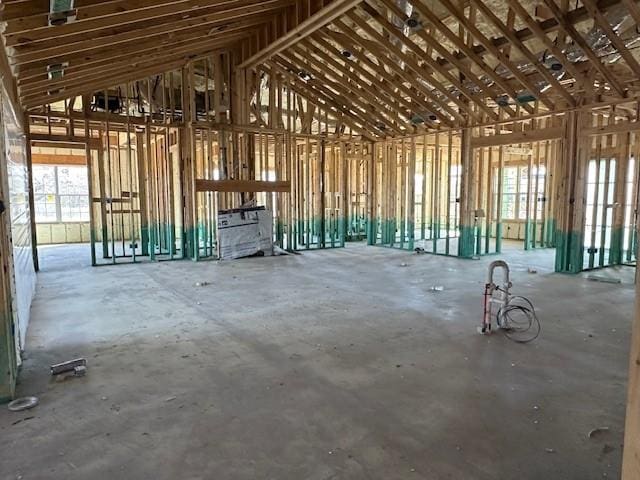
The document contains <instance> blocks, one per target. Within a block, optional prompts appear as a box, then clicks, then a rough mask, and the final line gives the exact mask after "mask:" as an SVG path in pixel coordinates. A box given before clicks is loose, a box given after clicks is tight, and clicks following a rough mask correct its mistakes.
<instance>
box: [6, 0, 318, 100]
mask: <svg viewBox="0 0 640 480" xmlns="http://www.w3.org/2000/svg"><path fill="white" fill-rule="evenodd" d="M0 5H1V6H2V11H1V13H0V22H2V25H3V32H2V37H3V40H4V43H5V46H6V49H7V56H8V60H9V64H10V67H11V70H12V72H13V74H14V76H15V78H16V83H17V87H18V91H19V96H20V100H21V102H22V104H23V105H24V106H26V107H31V106H36V105H41V104H43V103H47V102H50V101H55V100H60V99H64V98H69V97H72V96H74V95H80V94H86V93H91V92H92V90H94V89H98V88H103V87H105V86H108V85H109V84H112V85H117V84H121V83H124V82H126V81H130V80H135V79H138V78H142V77H143V76H144V75H152V74H157V73H161V72H164V71H169V70H171V69H172V68H175V66H176V65H181V64H184V63H185V62H186V61H188V60H189V59H192V58H195V57H198V56H204V55H206V54H208V53H210V52H212V51H216V50H230V49H233V48H235V47H237V46H238V45H240V44H241V42H242V41H243V40H248V41H254V39H255V37H256V36H260V37H261V38H263V39H265V40H267V41H271V40H273V39H275V38H277V37H278V36H280V35H282V34H284V33H285V32H286V31H287V30H288V28H290V27H291V25H292V24H295V23H296V22H297V21H301V20H303V19H304V18H306V17H307V16H309V15H311V14H312V13H315V12H316V11H318V10H319V9H321V8H322V7H323V5H324V4H323V2H322V1H321V0H320V1H314V2H313V4H309V8H308V9H307V10H306V11H304V10H302V9H300V8H299V6H298V5H297V4H296V2H295V0H180V1H171V2H169V1H166V0H160V1H157V0H136V1H130V0H126V1H125V0H76V1H75V2H73V3H72V5H73V7H74V8H73V10H72V11H69V12H66V13H67V14H68V15H69V17H70V18H69V21H67V22H66V23H63V24H61V25H50V24H49V22H50V3H49V1H48V0H4V1H2V2H0ZM51 71H54V72H55V73H56V74H55V75H52V74H51ZM59 72H61V74H57V73H59Z"/></svg>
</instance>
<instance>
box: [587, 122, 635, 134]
mask: <svg viewBox="0 0 640 480" xmlns="http://www.w3.org/2000/svg"><path fill="white" fill-rule="evenodd" d="M627 132H640V121H638V120H636V121H634V122H620V123H614V124H611V125H603V126H601V127H590V128H583V129H582V130H581V131H580V133H581V134H583V135H606V134H610V133H627Z"/></svg>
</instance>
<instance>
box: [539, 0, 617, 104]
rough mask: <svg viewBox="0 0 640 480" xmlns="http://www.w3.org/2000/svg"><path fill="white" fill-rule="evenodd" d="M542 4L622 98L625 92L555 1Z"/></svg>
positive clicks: (548, 0) (551, 0)
mask: <svg viewBox="0 0 640 480" xmlns="http://www.w3.org/2000/svg"><path fill="white" fill-rule="evenodd" d="M542 1H543V2H544V4H545V5H546V6H547V7H549V10H550V11H551V13H552V14H553V16H554V17H555V19H556V21H557V22H558V24H559V25H560V27H561V28H562V30H564V32H565V33H566V34H567V35H569V36H570V37H571V39H572V40H573V41H574V42H576V44H577V45H578V46H579V47H580V49H581V50H582V51H583V52H584V54H585V55H586V56H587V57H588V58H589V60H590V61H591V64H592V65H593V66H594V67H595V68H596V69H597V70H598V71H599V72H600V73H601V74H602V76H603V77H604V79H605V80H606V81H607V82H608V83H609V85H611V88H613V89H614V90H615V91H616V92H617V93H618V95H620V96H621V97H624V96H625V95H626V94H625V91H624V89H623V88H622V86H621V85H620V83H619V82H618V80H616V78H615V77H614V76H613V74H612V73H611V72H610V71H609V69H608V68H607V67H606V66H605V65H604V64H603V63H602V62H601V61H600V59H599V58H598V57H597V55H596V54H595V53H594V52H593V50H592V49H591V47H590V46H589V44H588V43H587V41H586V40H585V39H584V38H582V35H581V34H580V32H578V31H577V30H576V28H575V27H574V26H573V24H572V23H571V22H570V21H569V19H568V18H567V16H566V14H564V13H563V12H562V11H561V10H560V8H559V7H558V5H556V3H555V0H542Z"/></svg>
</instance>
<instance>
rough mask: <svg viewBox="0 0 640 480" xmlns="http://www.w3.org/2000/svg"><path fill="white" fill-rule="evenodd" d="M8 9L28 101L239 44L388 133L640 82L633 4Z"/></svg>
mask: <svg viewBox="0 0 640 480" xmlns="http://www.w3.org/2000/svg"><path fill="white" fill-rule="evenodd" d="M0 6H1V7H2V10H0V25H1V29H2V38H3V41H4V44H5V50H6V53H7V59H8V62H9V65H10V68H11V71H12V73H13V75H14V77H15V81H16V85H17V91H18V96H19V99H20V102H21V103H22V105H23V106H25V107H27V108H29V107H35V106H39V105H42V104H45V103H49V102H50V101H53V100H59V99H63V98H69V97H73V96H76V95H81V94H90V93H92V92H94V91H95V90H97V89H98V88H105V87H108V86H115V85H119V84H122V83H125V82H128V81H132V80H137V79H140V78H143V77H147V76H151V75H155V74H159V73H162V72H166V71H169V70H172V69H175V68H179V67H180V66H182V65H184V63H185V62H186V61H188V60H189V59H192V58H198V57H199V56H203V55H205V54H208V53H210V52H212V51H218V50H221V51H222V50H231V49H236V50H240V51H242V52H243V53H247V54H248V55H251V54H253V53H254V52H257V53H255V55H254V56H252V57H251V58H249V60H247V61H244V62H243V63H242V65H241V66H242V67H248V68H251V69H254V70H259V71H263V72H267V73H270V74H273V75H277V76H280V77H281V78H284V79H286V81H287V82H288V83H289V84H290V85H291V86H292V88H293V89H295V90H296V91H297V92H298V93H299V94H300V95H301V96H304V97H306V98H307V99H309V101H311V102H313V103H315V104H316V105H319V106H321V107H324V108H325V109H326V110H328V111H330V112H331V113H333V114H334V115H335V116H336V117H342V118H344V117H348V118H349V119H350V123H351V124H352V125H354V126H355V127H356V129H357V130H360V132H361V133H366V134H368V135H372V136H378V137H380V136H397V135H406V134H410V133H414V132H416V131H422V130H425V129H439V128H443V127H452V128H455V127H460V126H464V125H477V124H482V123H483V122H484V123H490V122H492V121H497V120H501V119H505V118H511V117H513V118H516V117H519V116H522V115H524V114H533V113H537V112H540V111H560V110H563V109H570V108H575V107H578V106H580V105H582V104H584V103H585V102H587V103H589V102H594V101H597V100H602V99H616V98H625V97H633V96H635V95H637V94H638V92H639V91H640V62H639V58H640V57H639V55H638V52H640V31H639V30H638V24H640V6H639V4H638V1H637V0H577V1H573V0H572V1H568V0H362V1H354V0H333V1H328V0H179V1H165V0H75V1H73V0H0ZM323 7H324V8H323ZM314 14H315V15H314ZM305 19H308V20H307V22H304V20H305ZM292 33H295V35H292ZM284 38H287V39H288V40H287V42H286V43H279V40H282V39H284ZM265 52H266V53H265ZM245 57H246V55H243V56H242V58H245ZM241 60H242V59H241Z"/></svg>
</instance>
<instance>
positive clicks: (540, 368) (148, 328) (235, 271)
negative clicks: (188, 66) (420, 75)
mask: <svg viewBox="0 0 640 480" xmlns="http://www.w3.org/2000/svg"><path fill="white" fill-rule="evenodd" d="M42 252H43V255H42V260H41V264H42V266H43V272H42V273H41V274H40V276H39V285H38V291H37V297H36V299H35V303H34V306H33V316H32V323H31V326H30V330H29V332H28V339H27V347H28V348H27V352H26V360H25V363H24V367H23V371H22V374H21V377H20V385H19V393H20V394H21V395H37V396H39V397H40V405H39V406H38V407H36V408H35V409H33V410H29V411H26V412H22V413H11V412H8V411H7V410H6V409H4V408H3V409H2V410H1V411H0V448H2V451H3V454H2V457H1V458H0V478H1V479H18V478H20V479H24V480H32V479H47V480H51V479H65V480H75V479H82V480H87V479H91V480H102V479H105V480H107V479H109V480H112V479H116V478H118V479H120V478H122V479H154V480H165V479H166V480H175V479H180V480H198V479H202V480H204V479H216V480H218V479H234V480H235V479H278V480H279V479H291V480H328V479H384V480H393V479H403V480H405V479H414V478H415V479H436V480H437V479H456V480H460V479H479V480H485V479H486V480H489V479H491V480H494V479H495V480H510V479H518V480H525V479H531V480H534V479H535V480H540V479H563V480H571V479H576V480H589V479H602V478H603V477H605V476H606V477H608V478H619V475H620V461H621V442H622V427H623V419H624V407H625V396H626V391H625V388H626V375H627V359H628V347H629V339H630V324H631V317H632V310H633V299H634V288H633V285H632V283H631V282H632V275H633V271H632V269H630V268H620V269H616V270H613V271H611V270H610V271H609V273H608V274H609V275H618V276H620V278H621V280H622V283H621V284H609V283H600V282H592V281H588V280H587V279H586V275H579V276H568V275H559V274H554V273H552V262H553V252H551V251H548V250H542V251H536V252H522V251H519V250H511V251H509V252H508V253H507V254H505V255H503V258H505V259H507V260H508V261H509V262H510V263H511V265H512V268H513V270H514V273H513V277H514V278H513V281H514V291H515V292H516V293H519V294H523V295H526V296H527V297H529V298H531V300H532V301H533V302H534V304H535V305H536V307H537V310H538V313H539V316H540V319H541V321H542V334H541V336H540V338H539V339H538V340H537V341H536V342H535V343H532V344H528V345H519V344H515V343H513V342H510V341H508V340H507V339H506V338H504V337H503V336H502V335H500V334H494V335H492V336H481V335H478V334H477V333H476V326H477V325H478V324H479V322H480V319H481V313H482V312H481V302H482V290H483V284H484V281H485V275H486V273H485V272H486V266H487V264H488V263H489V261H491V260H492V259H494V258H497V257H488V258H483V259H481V260H477V261H470V260H459V259H455V258H445V257H436V256H430V255H419V256H418V255H414V254H411V253H408V252H401V251H396V250H390V249H384V248H378V247H363V246H361V245H355V246H349V248H346V249H340V250H338V249H336V250H327V251H317V252H308V253H305V254H304V255H289V256H284V257H273V258H252V259H244V260H238V261H232V262H202V263H192V262H189V261H179V262H163V263H155V264H143V265H130V266H127V265H122V266H114V267H99V268H91V267H89V266H87V258H88V254H87V251H86V248H84V247H62V248H48V249H44V250H43V251H42ZM403 264H406V266H403ZM529 267H533V268H535V269H536V270H537V272H538V273H537V274H530V273H527V269H528V268H529ZM196 282H201V283H202V282H208V283H209V284H208V285H205V286H199V287H198V286H195V283H196ZM433 285H442V286H443V287H444V290H443V291H441V292H432V291H430V288H431V287H432V286H433ZM76 357H86V358H87V361H88V365H87V368H88V370H87V375H86V376H85V377H83V378H75V379H68V380H66V381H64V382H61V383H56V382H52V381H51V379H50V377H49V375H48V367H49V365H50V364H52V363H57V362H61V361H65V360H69V359H72V358H76ZM598 427H607V429H605V430H603V431H601V432H599V433H598V434H594V435H593V437H592V438H589V432H590V431H591V430H593V429H595V428H598Z"/></svg>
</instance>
